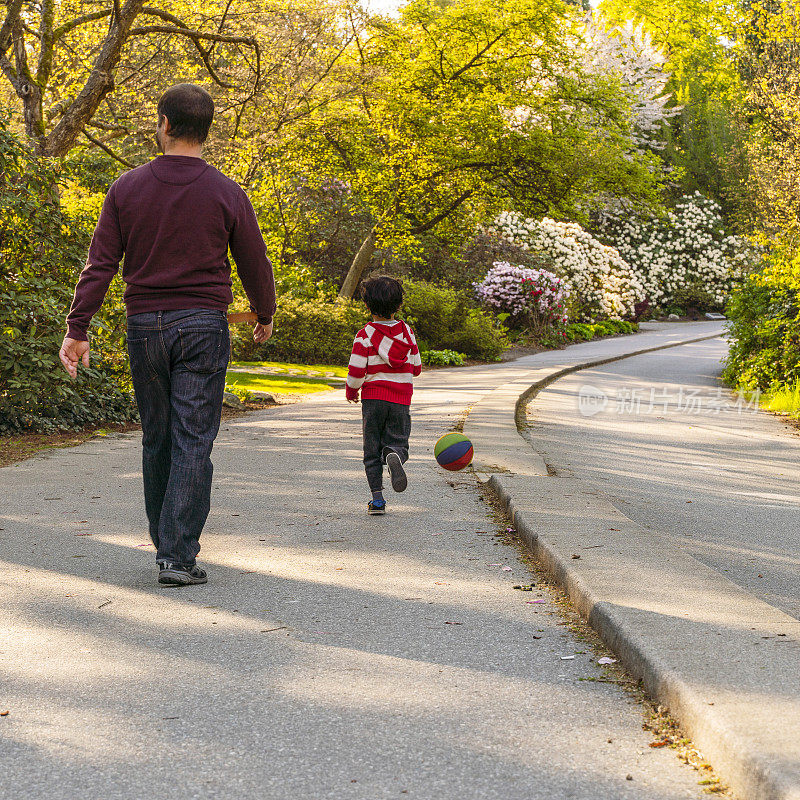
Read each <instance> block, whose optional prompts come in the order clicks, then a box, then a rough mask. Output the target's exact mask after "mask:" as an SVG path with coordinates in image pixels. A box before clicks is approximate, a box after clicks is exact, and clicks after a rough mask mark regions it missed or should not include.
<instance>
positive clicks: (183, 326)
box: [59, 83, 275, 586]
mask: <svg viewBox="0 0 800 800" xmlns="http://www.w3.org/2000/svg"><path fill="white" fill-rule="evenodd" d="M213 116H214V102H213V100H212V99H211V96H210V95H209V94H208V92H206V91H205V90H204V89H202V88H200V87H199V86H193V85H191V84H187V83H183V84H179V85H177V86H173V87H171V88H170V89H168V90H167V91H166V92H165V93H164V95H163V96H162V97H161V99H160V100H159V103H158V125H157V128H156V139H157V141H158V144H159V147H160V149H161V151H162V153H163V155H161V156H159V157H158V158H156V159H155V160H154V161H151V162H150V163H148V164H145V165H144V166H141V167H137V168H136V169H133V170H131V171H130V172H126V173H125V174H123V175H122V176H121V177H120V178H118V179H117V181H116V182H115V183H114V184H113V185H112V186H111V188H110V189H109V192H108V195H107V196H106V199H105V202H104V204H103V209H102V212H101V213H100V219H99V221H98V223H97V227H96V229H95V232H94V236H93V237H92V243H91V246H90V248H89V256H88V258H87V261H86V267H85V268H84V270H83V272H82V273H81V276H80V279H79V280H78V285H77V287H76V288H75V297H74V300H73V302H72V308H71V309H70V312H69V316H68V317H67V336H66V338H65V339H64V344H63V345H62V347H61V352H60V354H59V355H60V358H61V362H62V363H63V365H64V367H65V369H66V370H67V372H68V373H69V374H70V375H71V376H72V377H73V378H75V377H76V375H77V370H78V365H79V364H80V363H82V364H83V365H84V366H85V367H88V366H89V342H88V339H87V331H88V328H89V323H90V322H91V319H92V316H93V315H94V314H95V313H97V311H98V309H99V308H100V305H101V303H102V302H103V298H104V297H105V295H106V292H107V291H108V287H109V284H110V283H111V280H112V278H113V277H114V275H115V274H116V272H117V270H118V268H119V264H120V261H121V260H122V257H123V255H124V257H125V262H124V265H123V268H122V277H123V280H124V281H125V283H126V288H125V305H126V310H127V315H128V354H129V356H130V362H131V374H132V377H133V387H134V391H135V393H136V402H137V404H138V406H139V414H140V416H141V419H142V444H143V455H142V469H143V473H144V498H145V508H146V510H147V518H148V520H149V523H150V536H151V538H152V540H153V544H155V546H156V548H157V551H158V552H157V554H156V560H157V562H158V565H159V577H158V580H159V583H162V584H165V585H167V586H186V585H189V584H197V583H205V582H206V580H207V577H206V573H205V571H204V570H202V569H200V567H198V566H197V564H196V563H195V559H196V557H197V553H198V552H199V550H200V544H199V538H200V532H201V530H202V529H203V525H204V524H205V521H206V518H207V516H208V512H209V509H210V501H211V475H212V469H213V467H212V464H211V458H210V456H211V448H212V446H213V444H214V439H215V438H216V436H217V432H218V430H219V423H220V415H221V413H222V396H223V391H224V386H225V372H226V368H227V364H228V358H229V350H230V339H229V336H228V326H227V319H226V309H227V307H228V305H229V303H230V302H231V300H232V299H233V296H232V293H231V267H230V263H229V261H228V257H227V256H228V248H229V247H230V251H231V253H232V254H233V257H234V260H235V261H236V268H237V271H238V273H239V277H240V278H241V281H242V285H243V286H244V289H245V292H246V293H247V297H248V299H249V300H250V307H251V309H252V310H253V311H254V312H255V313H256V315H257V318H258V323H257V324H256V325H255V328H254V329H253V338H254V339H255V341H256V342H263V341H266V340H267V339H268V338H269V337H270V336H271V335H272V316H273V314H274V312H275V282H274V279H273V274H272V265H271V264H270V261H269V259H268V258H267V255H266V247H265V245H264V240H263V238H262V236H261V232H260V230H259V227H258V222H257V221H256V216H255V212H254V211H253V206H252V205H251V203H250V200H249V199H248V197H247V195H246V194H245V193H244V191H243V190H242V189H241V187H240V186H239V185H238V184H236V183H235V182H234V181H232V180H230V179H228V178H226V177H225V176H224V175H222V174H221V173H220V172H218V171H217V170H216V169H214V168H213V167H212V166H210V165H209V164H207V163H206V162H205V161H204V160H203V158H202V146H203V142H204V141H205V139H206V137H207V136H208V130H209V128H210V126H211V122H212V119H213Z"/></svg>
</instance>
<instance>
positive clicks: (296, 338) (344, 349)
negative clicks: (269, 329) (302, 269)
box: [231, 294, 369, 364]
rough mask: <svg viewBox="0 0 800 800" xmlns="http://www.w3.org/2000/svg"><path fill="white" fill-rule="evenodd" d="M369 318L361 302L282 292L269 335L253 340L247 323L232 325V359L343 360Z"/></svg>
mask: <svg viewBox="0 0 800 800" xmlns="http://www.w3.org/2000/svg"><path fill="white" fill-rule="evenodd" d="M368 319H369V314H368V312H367V309H366V308H365V306H364V304H363V303H359V302H355V301H350V302H346V303H333V302H331V301H330V300H329V299H328V297H327V295H324V294H321V295H318V296H317V297H316V298H313V299H309V298H307V297H295V296H293V295H284V296H283V297H279V298H278V311H277V312H276V314H275V333H274V334H273V335H272V338H271V339H268V340H267V341H266V342H264V343H263V344H256V343H255V342H254V341H253V335H252V330H251V328H250V327H249V326H247V325H237V326H235V327H234V328H233V329H232V333H231V336H232V344H233V359H234V360H235V361H295V362H297V363H300V364H346V363H347V362H348V361H349V360H350V351H351V350H352V347H353V337H354V336H355V335H356V333H357V332H358V330H359V329H360V328H362V327H363V326H364V324H365V323H366V322H367V320H368Z"/></svg>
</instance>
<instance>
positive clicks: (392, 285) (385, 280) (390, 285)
mask: <svg viewBox="0 0 800 800" xmlns="http://www.w3.org/2000/svg"><path fill="white" fill-rule="evenodd" d="M361 297H362V298H363V300H364V302H365V303H366V304H367V308H368V309H369V310H370V311H371V312H372V313H373V314H375V315H376V316H378V317H385V318H386V319H388V318H389V317H391V316H392V314H395V313H396V312H397V309H398V308H400V306H401V305H403V284H402V283H400V281H398V280H396V279H395V278H390V277H389V276H388V275H378V276H377V277H375V278H370V279H369V280H368V281H364V284H363V285H362V286H361Z"/></svg>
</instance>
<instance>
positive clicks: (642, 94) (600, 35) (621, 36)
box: [582, 12, 681, 152]
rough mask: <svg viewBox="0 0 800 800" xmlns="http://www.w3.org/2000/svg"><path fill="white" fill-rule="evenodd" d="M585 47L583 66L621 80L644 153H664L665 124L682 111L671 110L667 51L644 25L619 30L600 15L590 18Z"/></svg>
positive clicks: (595, 14)
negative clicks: (655, 42) (660, 151)
mask: <svg viewBox="0 0 800 800" xmlns="http://www.w3.org/2000/svg"><path fill="white" fill-rule="evenodd" d="M582 44H583V47H582V52H583V63H584V67H585V68H586V69H587V70H588V71H589V72H591V73H595V74H600V75H602V74H610V75H614V76H616V77H617V78H618V79H619V81H620V84H621V86H622V89H623V91H624V92H625V93H626V95H627V96H628V98H629V100H630V103H631V114H632V120H631V121H632V122H633V127H634V133H633V140H634V144H635V145H636V146H637V148H638V149H639V150H640V152H641V151H642V150H644V149H647V148H652V149H653V150H663V149H664V147H665V145H666V143H665V141H664V138H663V135H664V126H665V123H666V122H667V121H668V120H669V119H670V118H671V117H673V116H675V115H676V114H677V113H678V112H679V111H680V110H681V109H680V107H677V106H672V107H671V108H668V107H667V104H668V103H669V102H670V101H671V99H672V95H671V94H670V93H669V92H668V91H667V84H668V83H669V80H670V77H671V73H670V72H669V71H668V70H667V69H666V67H665V64H666V60H667V57H666V54H665V53H664V51H663V50H662V49H661V48H660V47H658V46H656V45H655V44H654V42H653V40H652V39H651V37H650V34H649V32H648V31H646V30H645V29H644V26H643V25H642V24H641V23H640V24H639V25H635V24H634V23H633V22H631V21H630V20H628V21H627V22H626V23H625V24H624V25H622V26H620V27H615V26H613V25H611V24H610V23H609V22H608V21H607V20H606V19H605V18H604V17H603V16H602V15H601V14H599V13H597V12H595V13H594V14H589V15H588V16H587V18H586V21H585V23H584V28H583V43H582Z"/></svg>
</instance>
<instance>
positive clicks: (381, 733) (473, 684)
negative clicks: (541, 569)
mask: <svg viewBox="0 0 800 800" xmlns="http://www.w3.org/2000/svg"><path fill="white" fill-rule="evenodd" d="M503 369H504V368H502V367H500V368H478V369H472V370H466V371H463V370H462V371H458V372H453V371H446V372H434V373H426V374H425V375H424V376H423V377H422V379H421V380H420V382H419V389H418V392H417V395H416V402H415V405H414V408H413V417H414V431H413V436H412V457H411V461H410V463H409V466H408V471H409V477H410V486H409V489H408V491H407V492H406V493H405V494H404V495H402V496H397V497H395V496H392V495H391V492H390V493H389V496H388V500H389V506H390V513H389V514H388V515H387V516H385V517H377V518H376V517H367V516H366V514H365V506H366V500H367V498H368V495H367V491H366V483H365V478H364V475H363V469H362V465H361V461H360V452H359V448H360V420H359V409H358V408H357V407H352V406H348V405H346V404H345V402H344V398H343V393H341V392H336V393H334V394H331V395H327V396H325V397H317V398H315V399H314V400H311V401H309V402H307V403H303V404H300V405H295V406H285V407H281V408H276V409H272V410H268V411H264V412H260V413H255V414H251V415H248V416H246V417H242V418H239V419H236V420H233V421H231V422H229V423H227V424H226V425H225V426H224V429H223V431H222V432H221V435H220V439H219V441H218V445H217V447H216V449H215V456H214V461H215V464H216V473H215V481H214V486H215V488H214V497H213V510H212V513H211V517H210V519H209V522H208V526H207V529H206V532H205V533H204V535H203V538H202V540H201V543H202V545H203V550H202V552H201V555H200V560H201V563H203V565H204V566H206V567H207V568H208V570H209V583H208V585H206V586H201V587H193V588H188V589H178V590H176V589H164V588H160V587H158V585H157V584H156V582H155V577H156V574H155V567H154V565H153V563H152V559H153V553H152V549H151V547H150V545H149V543H148V539H147V535H146V532H145V524H144V517H143V509H142V499H141V488H140V481H141V476H140V472H139V458H140V445H139V437H138V435H137V434H131V435H128V436H118V437H109V438H107V439H98V440H94V441H92V442H89V443H87V444H85V445H82V446H81V447H78V448H73V449H70V450H65V451H58V452H54V453H52V454H50V455H47V456H45V457H39V458H34V459H31V460H29V461H26V462H24V463H22V464H20V465H17V466H14V467H9V468H6V469H2V470H0V487H1V488H2V501H0V502H1V503H2V505H0V529H2V530H0V711H6V710H8V711H9V714H8V716H4V717H0V775H2V779H0V797H2V798H3V800H16V798H23V797H24V798H40V797H41V798H44V797H47V798H48V800H62V798H63V800H68V799H69V800H73V799H74V798H77V797H82V798H102V800H116V799H117V798H120V799H122V800H134V799H135V800H141V798H146V797H163V798H176V800H177V799H178V798H180V800H184V799H185V798H234V797H235V798H243V799H245V800H246V799H247V798H259V799H260V800H264V798H267V799H269V800H287V798H292V800H306V799H307V800H323V799H324V798H332V799H334V798H335V800H342V799H343V798H356V799H359V800H383V798H395V797H397V798H403V797H416V798H419V799H420V800H450V799H452V800H456V798H457V799H458V800H509V798H516V797H520V798H521V797H524V798H526V800H539V799H540V800H561V798H564V799H566V798H575V799H576V800H618V799H619V800H622V799H623V798H631V799H637V800H639V799H641V800H645V798H647V799H651V800H673V798H674V799H677V798H690V797H698V796H700V787H698V785H697V781H698V778H699V777H700V776H698V773H696V772H694V771H693V770H692V769H691V768H689V767H687V766H685V765H684V764H682V763H680V762H679V761H678V760H677V759H676V757H675V756H674V755H673V754H672V753H671V752H670V751H669V750H668V749H652V748H650V747H649V746H648V745H649V743H650V742H651V741H653V739H652V736H651V735H649V734H647V733H645V732H643V731H642V714H641V709H640V708H639V707H638V706H637V704H636V703H635V702H634V701H632V700H631V698H629V697H628V696H627V695H626V694H625V693H624V692H623V690H622V689H620V688H619V687H618V686H616V685H614V684H611V683H601V682H595V681H590V680H584V679H586V678H601V677H603V674H604V673H603V669H602V668H601V667H600V666H598V665H597V664H596V657H597V656H596V654H595V653H593V652H592V651H591V648H589V647H587V644H586V642H585V641H583V640H582V639H580V638H578V637H577V636H576V635H575V634H573V633H572V632H571V631H570V630H569V629H568V628H567V627H565V624H564V620H563V617H562V616H561V614H560V612H559V610H558V608H557V606H556V604H555V603H554V602H553V601H552V598H551V597H550V595H548V594H547V592H545V591H538V590H536V591H534V592H520V591H517V590H514V589H513V588H512V587H513V585H515V584H525V583H530V582H531V580H533V579H532V577H531V575H530V573H529V572H528V571H527V569H526V568H525V566H524V565H523V563H522V561H521V560H520V557H519V553H518V551H517V550H516V549H515V548H514V547H513V546H511V545H508V544H504V543H502V542H501V541H500V540H499V539H498V538H497V537H496V536H495V535H494V534H495V532H496V530H497V528H496V526H495V523H494V522H493V520H492V518H491V517H490V514H489V513H488V511H487V507H486V504H485V503H484V502H483V500H482V499H481V497H480V495H479V492H478V491H477V488H476V485H475V483H474V479H472V478H470V477H468V476H463V477H461V476H456V477H455V478H454V477H453V476H451V475H448V474H446V473H444V472H443V471H442V470H440V469H439V468H438V467H437V466H436V465H435V463H434V461H433V459H432V449H433V444H434V442H435V439H436V438H437V437H438V436H439V435H440V434H441V433H443V432H445V431H446V430H447V429H448V428H449V427H450V426H451V425H452V424H453V422H454V420H455V419H456V418H457V416H458V415H459V414H460V413H461V412H462V410H463V409H464V408H465V407H466V406H467V405H469V404H470V403H471V402H473V401H474V400H475V399H477V398H478V397H479V396H480V395H481V394H482V393H483V392H485V391H486V390H487V389H488V388H491V387H492V386H494V385H497V384H498V383H500V382H502V381H503V380H508V378H507V377H503V375H504V373H503ZM505 568H510V569H505ZM529 601H543V602H529ZM628 776H630V779H628Z"/></svg>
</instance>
